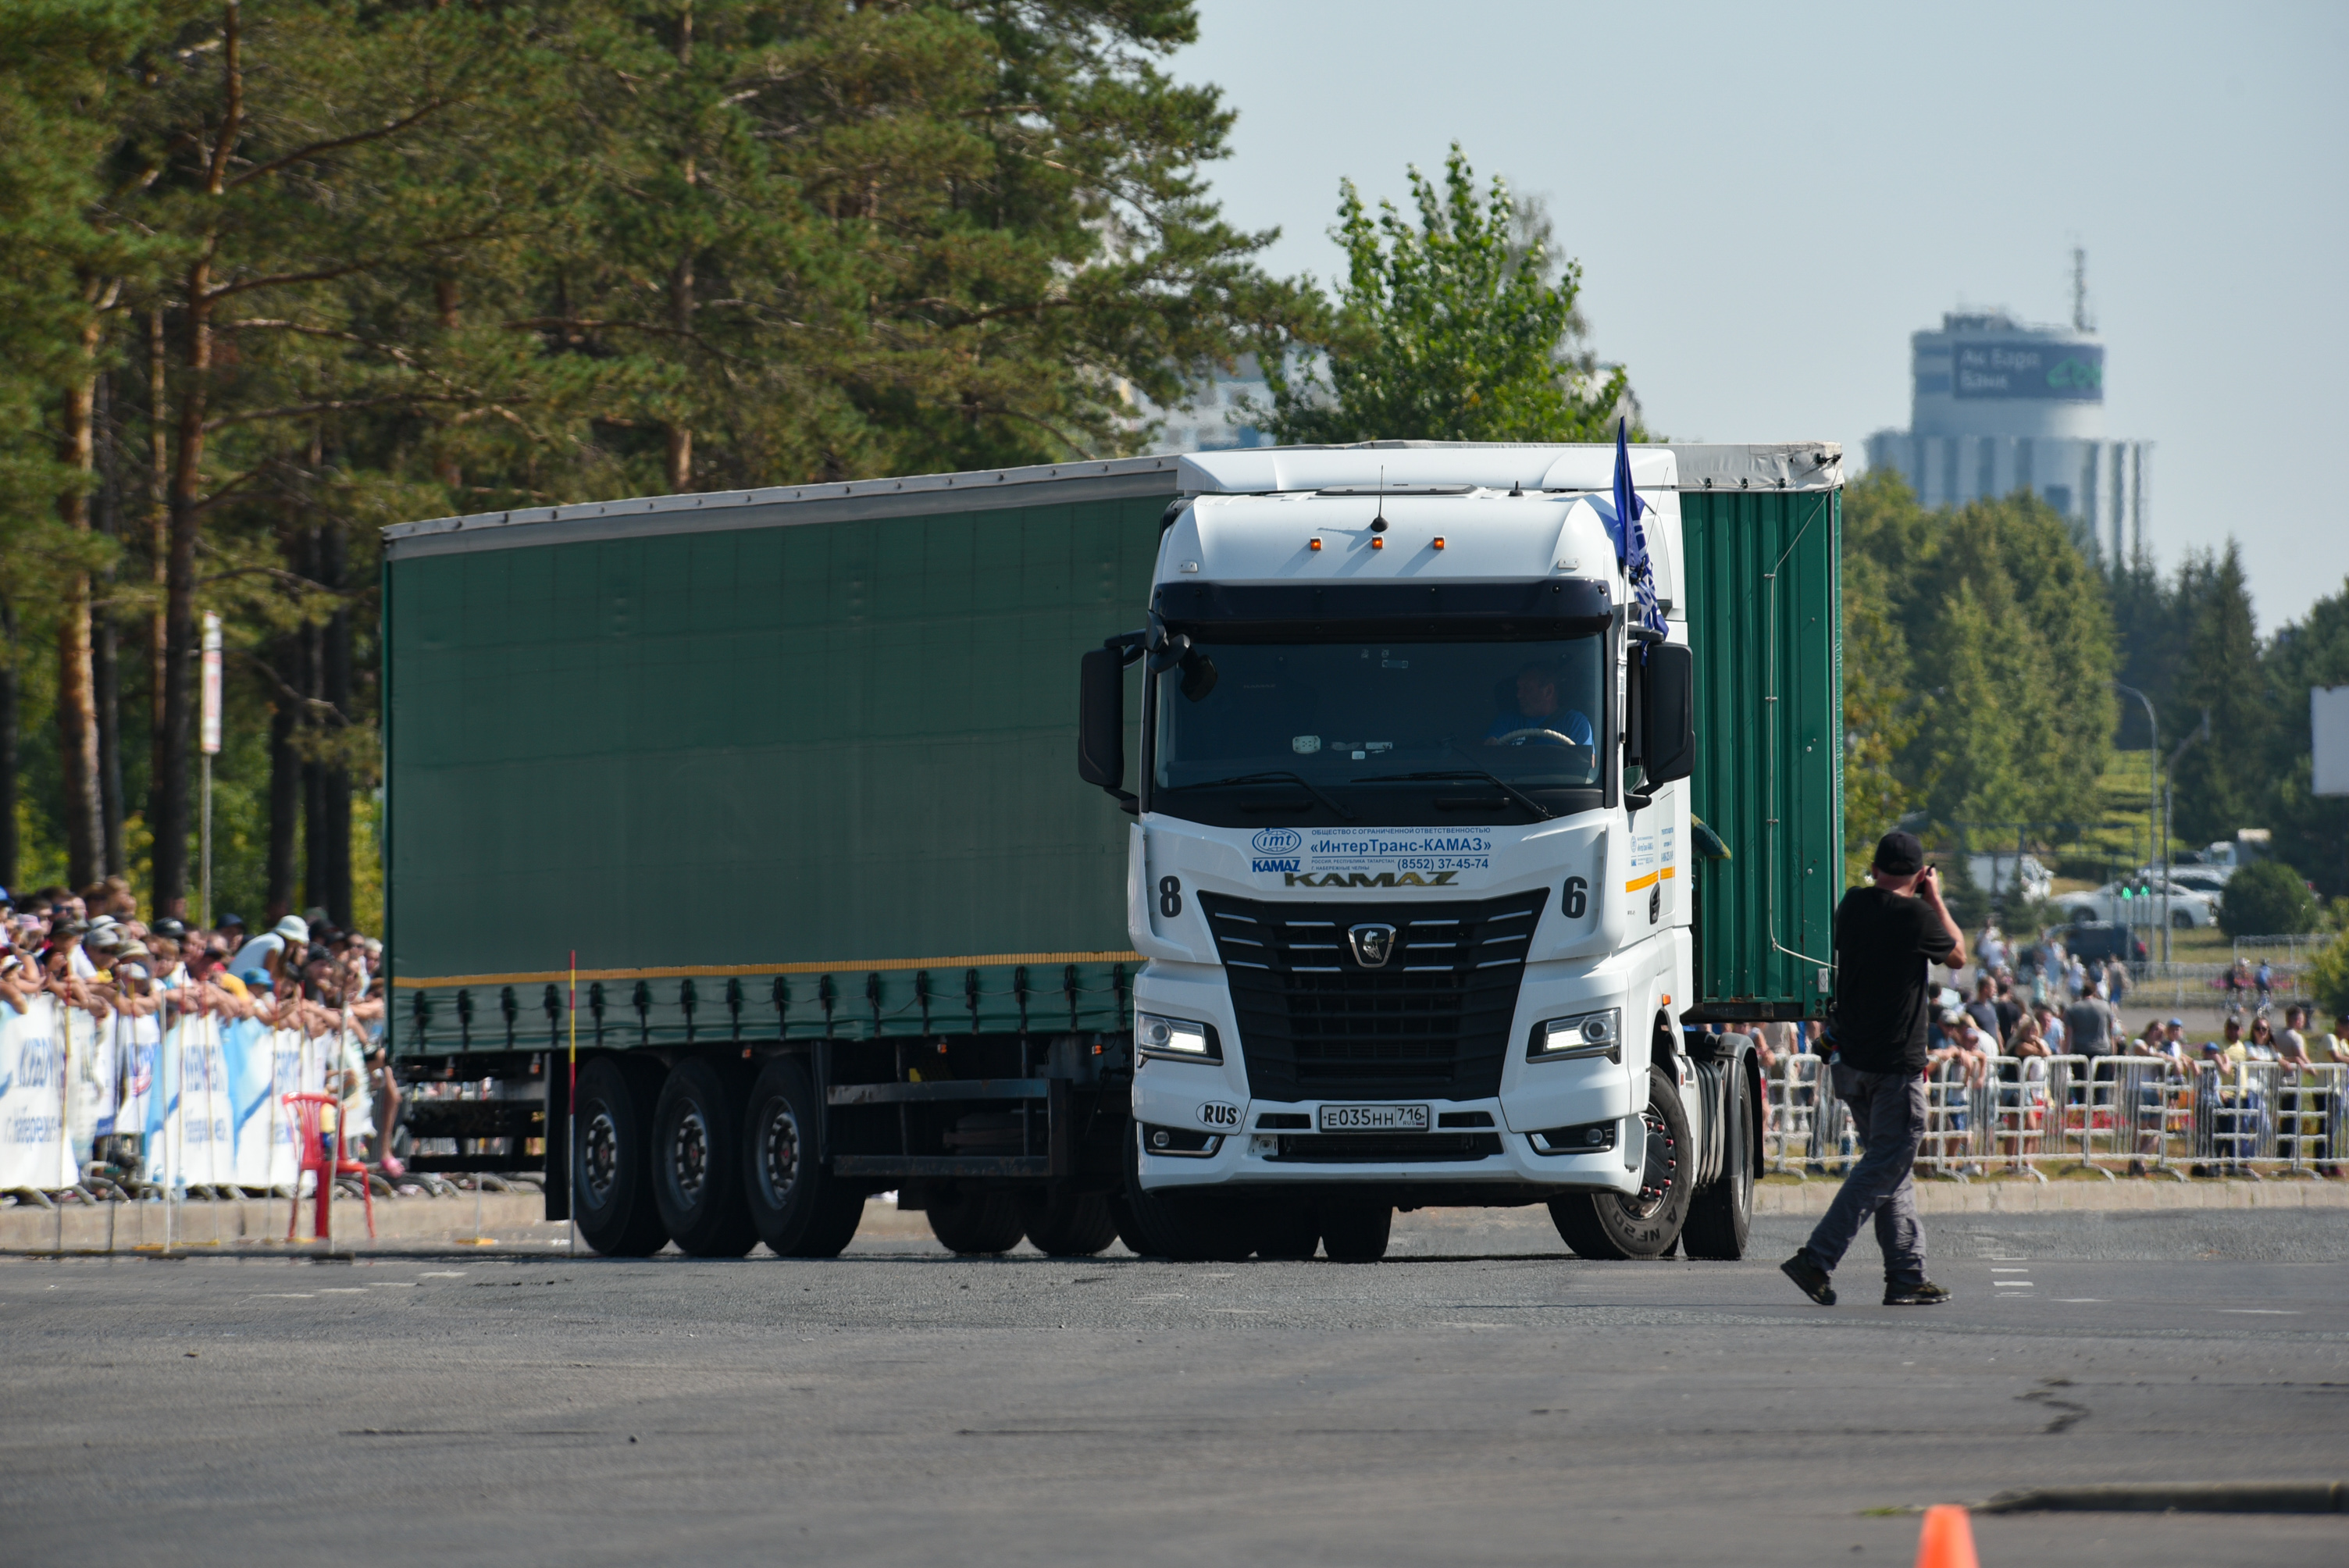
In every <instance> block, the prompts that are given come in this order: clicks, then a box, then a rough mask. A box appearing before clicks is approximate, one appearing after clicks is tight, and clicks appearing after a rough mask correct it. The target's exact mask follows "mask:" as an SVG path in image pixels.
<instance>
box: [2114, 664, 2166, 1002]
mask: <svg viewBox="0 0 2349 1568" xmlns="http://www.w3.org/2000/svg"><path fill="white" fill-rule="evenodd" d="M2113 689H2114V690H2115V691H2117V692H2127V694H2128V695H2129V696H2133V697H2135V698H2137V701H2139V702H2141V703H2143V704H2145V729H2146V736H2145V767H2146V772H2147V774H2148V775H2149V777H2148V778H2147V780H2146V789H2147V794H2146V803H2145V810H2146V824H2145V836H2146V841H2147V843H2148V844H2153V845H2154V851H2153V862H2154V864H2155V865H2156V866H2158V868H2160V872H2161V916H2160V919H2161V962H2162V964H2163V965H2165V966H2167V965H2168V963H2169V840H2168V836H2167V833H2166V830H2167V829H2168V820H2167V818H2166V817H2165V815H2164V813H2163V811H2162V810H2161V721H2160V720H2158V719H2157V718H2156V717H2154V716H2153V699H2152V698H2151V697H2149V696H2146V695H2145V693H2143V692H2141V691H2139V690H2137V687H2135V686H2123V685H2122V684H2121V683H2120V682H2118V681H2115V682H2113ZM2157 833H2160V834H2162V835H2163V836H2162V838H2161V839H2160V841H2159V842H2158V844H2157V843H2155V835H2156V834H2157Z"/></svg>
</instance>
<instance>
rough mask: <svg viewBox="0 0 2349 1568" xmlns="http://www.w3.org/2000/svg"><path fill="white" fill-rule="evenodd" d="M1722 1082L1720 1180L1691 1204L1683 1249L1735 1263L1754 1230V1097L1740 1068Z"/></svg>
mask: <svg viewBox="0 0 2349 1568" xmlns="http://www.w3.org/2000/svg"><path fill="white" fill-rule="evenodd" d="M1726 1077H1727V1078H1728V1080H1729V1081H1728V1084H1727V1086H1726V1087H1727V1088H1728V1091H1729V1092H1728V1095H1727V1099H1728V1101H1729V1103H1728V1104H1727V1105H1726V1106H1724V1107H1723V1115H1724V1116H1725V1117H1726V1118H1727V1125H1726V1126H1725V1127H1723V1134H1724V1136H1723V1139H1722V1140H1721V1141H1722V1150H1721V1164H1722V1171H1721V1174H1720V1175H1719V1176H1718V1177H1716V1178H1714V1179H1713V1181H1711V1182H1709V1183H1707V1184H1706V1186H1705V1189H1704V1191H1702V1192H1699V1193H1698V1194H1697V1195H1696V1198H1695V1200H1694V1202H1691V1203H1690V1204H1689V1216H1688V1224H1687V1225H1686V1227H1685V1228H1683V1229H1682V1232H1681V1245H1682V1250H1683V1251H1685V1252H1686V1253H1688V1255H1689V1256H1691V1257H1692V1258H1726V1259H1729V1260H1731V1261H1735V1260H1736V1259H1738V1258H1742V1257H1744V1255H1745V1245H1746V1242H1747V1240H1748V1238H1749V1237H1750V1236H1751V1235H1752V1233H1753V1230H1754V1141H1753V1140H1754V1128H1753V1123H1752V1120H1751V1118H1752V1117H1753V1114H1754V1092H1753V1089H1752V1088H1751V1086H1749V1085H1748V1084H1747V1083H1746V1081H1745V1064H1744V1063H1743V1062H1740V1061H1732V1062H1731V1063H1730V1064H1729V1071H1728V1073H1727V1075H1726Z"/></svg>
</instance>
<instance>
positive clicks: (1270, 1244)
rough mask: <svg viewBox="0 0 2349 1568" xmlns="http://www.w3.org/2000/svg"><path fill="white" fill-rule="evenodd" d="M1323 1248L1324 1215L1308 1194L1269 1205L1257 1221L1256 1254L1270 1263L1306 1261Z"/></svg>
mask: <svg viewBox="0 0 2349 1568" xmlns="http://www.w3.org/2000/svg"><path fill="white" fill-rule="evenodd" d="M1320 1248H1321V1216H1320V1215H1319V1214H1317V1213H1316V1212H1314V1210H1313V1205H1312V1203H1311V1202H1309V1201H1308V1200H1306V1199H1304V1198H1284V1199H1281V1200H1279V1201H1278V1202H1274V1203H1270V1204H1268V1205H1266V1207H1265V1210H1264V1212H1263V1214H1262V1216H1261V1218H1260V1219H1259V1220H1258V1221H1257V1238H1256V1255H1257V1256H1258V1257H1260V1258H1262V1259H1264V1260H1265V1261H1266V1262H1268V1263H1306V1262H1309V1261H1311V1259H1312V1257H1313V1254H1314V1253H1317V1252H1319V1250H1320Z"/></svg>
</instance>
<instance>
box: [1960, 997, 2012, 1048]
mask: <svg viewBox="0 0 2349 1568" xmlns="http://www.w3.org/2000/svg"><path fill="white" fill-rule="evenodd" d="M1966 1011H1967V1012H1968V1013H1969V1014H1971V1015H1972V1017H1973V1021H1974V1022H1975V1023H1977V1024H1980V1025H1981V1026H1982V1033H1983V1034H1985V1035H1988V1036H1989V1037H1991V1038H1992V1039H1993V1040H1996V1041H1997V1042H1998V1043H1999V1044H2000V1045H2004V1044H2006V1020H2005V1019H2003V1018H2002V1017H2000V1016H1998V1004H1997V1003H1995V1002H1990V1001H1980V1000H1977V1001H1972V1002H1969V1003H1967V1004H1966Z"/></svg>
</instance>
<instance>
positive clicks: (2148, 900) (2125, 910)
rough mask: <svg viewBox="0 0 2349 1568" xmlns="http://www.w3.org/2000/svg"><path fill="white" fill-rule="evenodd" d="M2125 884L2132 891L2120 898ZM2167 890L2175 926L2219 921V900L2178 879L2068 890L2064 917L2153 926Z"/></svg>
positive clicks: (2183, 927)
mask: <svg viewBox="0 0 2349 1568" xmlns="http://www.w3.org/2000/svg"><path fill="white" fill-rule="evenodd" d="M2124 885H2127V888H2128V891H2129V896H2128V897H2127V898H2126V899H2124V898H2123V897H2121V889H2122V887H2123V886H2124ZM2141 889H2142V890H2149V891H2140V890H2141ZM2164 892H2167V893H2168V896H2169V923H2170V925H2171V926H2172V927H2173V928H2174V929H2176V930H2178V931H2192V930H2197V929H2199V928H2200V927H2202V926H2206V925H2216V924H2218V923H2219V905H2218V903H2217V902H2216V901H2215V900H2213V899H2212V898H2211V897H2210V896H2209V894H2207V893H2203V892H2197V891H2195V890H2194V889H2193V888H2190V887H2188V886H2187V885H2186V884H2185V883H2183V882H2178V881H2177V880H2176V879H2175V878H2172V879H2170V880H2168V881H2167V882H2161V881H2147V882H2129V883H2127V884H2123V883H2121V882H2106V884H2105V885H2104V886H2102V887H2100V888H2098V889H2096V890H2095V892H2067V893H2065V894H2064V896H2063V898H2062V900H2061V901H2060V902H2061V903H2062V904H2063V906H2064V918H2065V919H2066V920H2069V921H2070V922H2071V923H2073V924H2075V925H2090V924H2103V925H2151V924H2153V923H2155V922H2157V921H2158V920H2159V919H2160V918H2161V915H2160V909H2161V900H2162V895H2163V893H2164Z"/></svg>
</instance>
